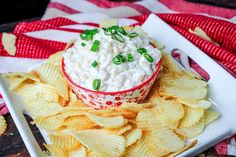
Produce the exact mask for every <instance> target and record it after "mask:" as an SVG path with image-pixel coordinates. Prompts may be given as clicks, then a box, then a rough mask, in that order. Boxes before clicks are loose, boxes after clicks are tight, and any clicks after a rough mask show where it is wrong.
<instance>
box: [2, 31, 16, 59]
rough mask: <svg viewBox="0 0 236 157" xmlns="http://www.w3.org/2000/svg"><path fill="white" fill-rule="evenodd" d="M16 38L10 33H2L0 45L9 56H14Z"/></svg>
mask: <svg viewBox="0 0 236 157" xmlns="http://www.w3.org/2000/svg"><path fill="white" fill-rule="evenodd" d="M16 39H17V38H16V36H15V35H14V34H10V33H2V45H3V48H4V49H5V50H6V51H7V53H8V54H9V55H11V56H15V54H16V46H15V44H16Z"/></svg>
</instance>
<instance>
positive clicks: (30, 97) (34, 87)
mask: <svg viewBox="0 0 236 157" xmlns="http://www.w3.org/2000/svg"><path fill="white" fill-rule="evenodd" d="M17 93H19V94H20V95H22V96H23V97H24V99H25V101H26V102H28V101H35V100H38V99H41V100H44V101H46V102H58V98H59V96H58V93H57V90H56V88H55V87H53V86H51V85H47V84H42V83H35V84H27V85H24V86H22V87H21V88H19V89H18V90H17Z"/></svg>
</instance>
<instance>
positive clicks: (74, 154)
mask: <svg viewBox="0 0 236 157" xmlns="http://www.w3.org/2000/svg"><path fill="white" fill-rule="evenodd" d="M69 157H88V153H87V149H86V148H85V147H83V146H80V147H79V148H77V149H75V150H72V151H70V152H69Z"/></svg>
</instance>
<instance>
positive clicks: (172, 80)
mask: <svg viewBox="0 0 236 157" xmlns="http://www.w3.org/2000/svg"><path fill="white" fill-rule="evenodd" d="M159 83H160V89H159V94H160V95H161V96H169V97H174V98H178V97H180V98H189V99H199V100H200V99H203V98H205V96H206V94H207V88H206V87H207V83H206V82H205V81H202V80H199V79H196V78H195V77H190V76H189V75H187V74H185V73H184V72H182V73H173V72H171V73H167V74H164V75H163V76H162V77H161V78H160V81H159Z"/></svg>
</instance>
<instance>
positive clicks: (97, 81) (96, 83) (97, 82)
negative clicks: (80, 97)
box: [93, 79, 101, 90]
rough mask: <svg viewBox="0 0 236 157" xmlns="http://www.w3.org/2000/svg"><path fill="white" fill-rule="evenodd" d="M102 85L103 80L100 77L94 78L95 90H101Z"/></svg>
mask: <svg viewBox="0 0 236 157" xmlns="http://www.w3.org/2000/svg"><path fill="white" fill-rule="evenodd" d="M100 86H101V80H100V79H95V80H93V89H94V90H99V89H100Z"/></svg>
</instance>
